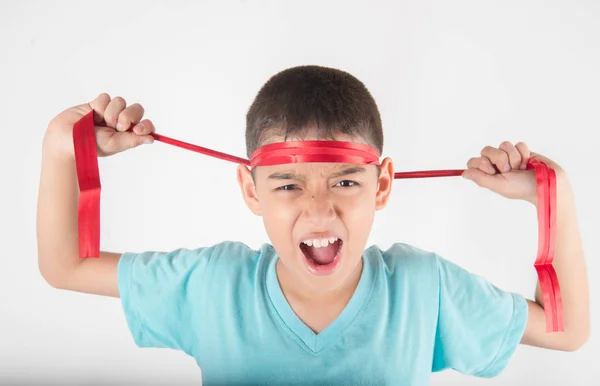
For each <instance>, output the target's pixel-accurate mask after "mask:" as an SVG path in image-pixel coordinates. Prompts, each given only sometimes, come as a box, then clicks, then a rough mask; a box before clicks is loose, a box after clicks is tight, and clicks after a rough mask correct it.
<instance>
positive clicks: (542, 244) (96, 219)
mask: <svg viewBox="0 0 600 386" xmlns="http://www.w3.org/2000/svg"><path fill="white" fill-rule="evenodd" d="M152 136H153V137H154V139H156V140H157V141H160V142H164V143H167V144H170V145H173V146H178V147H181V148H183V149H187V150H191V151H195V152H198V153H201V154H206V155H209V156H211V157H215V158H220V159H223V160H226V161H231V162H235V163H237V164H241V165H246V166H251V167H255V166H266V165H274V164H281V163H297V162H336V163H352V164H371V165H379V156H378V153H377V151H376V150H374V149H373V148H372V147H370V146H368V145H363V144H356V143H348V142H337V141H303V142H278V143H274V144H270V145H265V146H263V147H261V148H259V149H257V150H256V151H255V152H254V153H253V154H252V157H251V160H252V161H249V160H246V159H243V158H240V157H235V156H232V155H229V154H226V153H221V152H218V151H215V150H211V149H207V148H204V147H201V146H197V145H192V144H190V143H186V142H182V141H178V140H176V139H173V138H169V137H166V136H164V135H160V134H156V133H153V134H152ZM73 144H74V147H75V162H76V169H77V178H78V181H79V189H80V195H79V209H78V216H79V217H78V232H79V254H80V257H82V258H88V257H99V256H100V190H101V186H100V173H99V170H98V155H97V150H96V133H95V128H94V120H93V111H91V112H90V113H88V114H87V115H85V116H84V117H83V118H81V119H80V120H79V121H78V122H76V123H75V125H74V126H73ZM527 168H528V169H533V170H534V171H535V175H536V180H537V186H538V188H537V196H538V205H537V213H538V254H537V257H536V260H535V263H534V267H535V269H536V271H537V274H538V279H539V282H540V287H541V291H542V298H543V303H544V309H545V316H546V330H547V331H549V332H556V331H564V322H563V308H562V298H561V294H560V286H559V284H558V278H557V276H556V272H555V271H554V267H553V266H552V260H553V258H554V251H555V239H556V174H555V172H554V170H553V169H552V168H549V167H548V166H547V165H546V164H545V163H543V162H541V161H539V160H536V159H530V160H529V161H528V163H527ZM463 172H464V169H452V170H428V171H413V172H399V173H395V174H394V178H425V177H449V176H460V175H462V173H463Z"/></svg>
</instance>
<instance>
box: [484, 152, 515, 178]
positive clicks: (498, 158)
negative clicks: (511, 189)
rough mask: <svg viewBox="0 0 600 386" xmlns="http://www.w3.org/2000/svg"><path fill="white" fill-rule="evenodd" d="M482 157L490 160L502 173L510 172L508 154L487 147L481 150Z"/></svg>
mask: <svg viewBox="0 0 600 386" xmlns="http://www.w3.org/2000/svg"><path fill="white" fill-rule="evenodd" d="M481 155H482V156H484V157H487V158H489V159H490V161H491V162H492V164H493V165H495V166H496V167H497V168H498V170H500V171H501V172H508V171H510V169H511V168H510V163H509V160H508V154H506V153H505V152H504V151H502V150H500V149H497V148H495V147H492V146H486V147H484V148H483V150H481Z"/></svg>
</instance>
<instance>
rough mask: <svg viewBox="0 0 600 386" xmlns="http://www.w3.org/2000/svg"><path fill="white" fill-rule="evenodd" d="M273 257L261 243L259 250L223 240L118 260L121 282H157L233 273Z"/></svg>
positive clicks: (149, 252)
mask: <svg viewBox="0 0 600 386" xmlns="http://www.w3.org/2000/svg"><path fill="white" fill-rule="evenodd" d="M272 254H273V252H272V247H271V246H270V245H268V244H264V245H263V246H261V247H260V248H259V249H253V248H251V247H249V246H248V245H246V244H244V243H242V242H237V241H225V242H220V243H217V244H214V245H210V246H205V247H198V248H176V249H173V250H170V251H143V252H127V253H124V254H123V255H122V256H121V258H120V260H119V267H118V270H119V276H120V278H121V280H125V279H134V278H135V276H138V278H140V279H141V278H142V277H156V278H158V276H160V279H161V280H165V279H169V278H171V277H173V278H175V277H182V276H187V275H193V274H198V275H202V276H205V275H207V274H210V273H211V272H212V273H217V272H228V273H229V274H235V273H236V272H239V271H241V270H246V269H248V268H252V267H256V266H257V264H258V263H259V261H260V260H261V257H269V256H271V255H272Z"/></svg>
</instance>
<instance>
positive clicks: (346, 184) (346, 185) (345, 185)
mask: <svg viewBox="0 0 600 386" xmlns="http://www.w3.org/2000/svg"><path fill="white" fill-rule="evenodd" d="M358 185H359V183H358V182H356V181H350V180H343V181H340V182H338V183H337V184H335V186H341V187H342V188H349V187H352V186H358Z"/></svg>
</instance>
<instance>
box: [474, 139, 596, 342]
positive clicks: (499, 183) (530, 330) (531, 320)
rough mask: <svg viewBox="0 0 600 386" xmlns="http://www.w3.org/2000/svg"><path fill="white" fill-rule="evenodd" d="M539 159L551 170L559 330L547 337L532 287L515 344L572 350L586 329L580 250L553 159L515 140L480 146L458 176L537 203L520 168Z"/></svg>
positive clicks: (562, 176) (532, 184)
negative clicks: (560, 304)
mask: <svg viewBox="0 0 600 386" xmlns="http://www.w3.org/2000/svg"><path fill="white" fill-rule="evenodd" d="M531 157H534V158H536V159H538V160H540V161H543V162H544V163H545V164H546V165H548V167H550V168H552V169H554V171H555V172H556V206H557V208H556V210H557V212H556V222H557V223H556V249H555V254H554V260H553V264H552V265H553V266H554V269H555V271H556V275H557V277H558V282H559V285H560V290H561V295H562V302H563V311H564V315H563V316H564V327H565V329H564V332H563V333H547V332H546V322H545V315H544V308H543V301H542V299H541V292H540V285H539V282H538V283H537V289H536V295H535V299H536V300H535V301H531V300H528V302H527V303H528V305H529V314H528V321H527V326H526V328H525V332H524V334H523V337H522V339H521V343H523V344H527V345H532V346H537V347H543V348H548V349H553V350H563V351H574V350H577V349H578V348H580V347H581V346H582V345H583V344H584V343H585V342H586V341H587V339H588V336H589V333H590V332H589V331H590V311H589V292H588V291H589V289H588V280H587V270H586V264H585V259H584V253H583V247H582V243H581V239H580V235H579V229H578V226H577V218H576V211H575V203H574V197H573V191H572V189H571V186H570V184H569V181H568V178H567V174H566V173H565V171H564V170H563V169H562V168H561V167H560V166H559V165H558V164H556V163H555V162H554V161H552V160H550V159H548V158H547V157H544V156H542V155H540V154H536V153H533V152H531V151H530V150H529V148H528V146H527V145H526V144H525V143H523V142H519V143H517V144H516V145H513V144H512V143H510V142H507V141H506V142H502V144H500V146H499V148H494V147H491V146H486V147H485V148H484V149H483V150H482V151H481V157H475V158H471V159H470V160H469V161H468V162H467V166H468V167H469V169H468V170H467V171H466V172H465V173H464V174H463V176H464V177H466V178H469V179H471V180H473V182H475V183H476V184H477V185H479V186H481V187H484V188H487V189H489V190H491V191H493V192H495V193H498V194H500V195H502V196H504V197H506V198H510V199H520V200H525V201H527V202H530V203H531V204H533V205H537V181H536V178H535V173H533V172H532V171H530V170H525V169H526V164H527V162H528V160H529V158H531Z"/></svg>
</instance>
